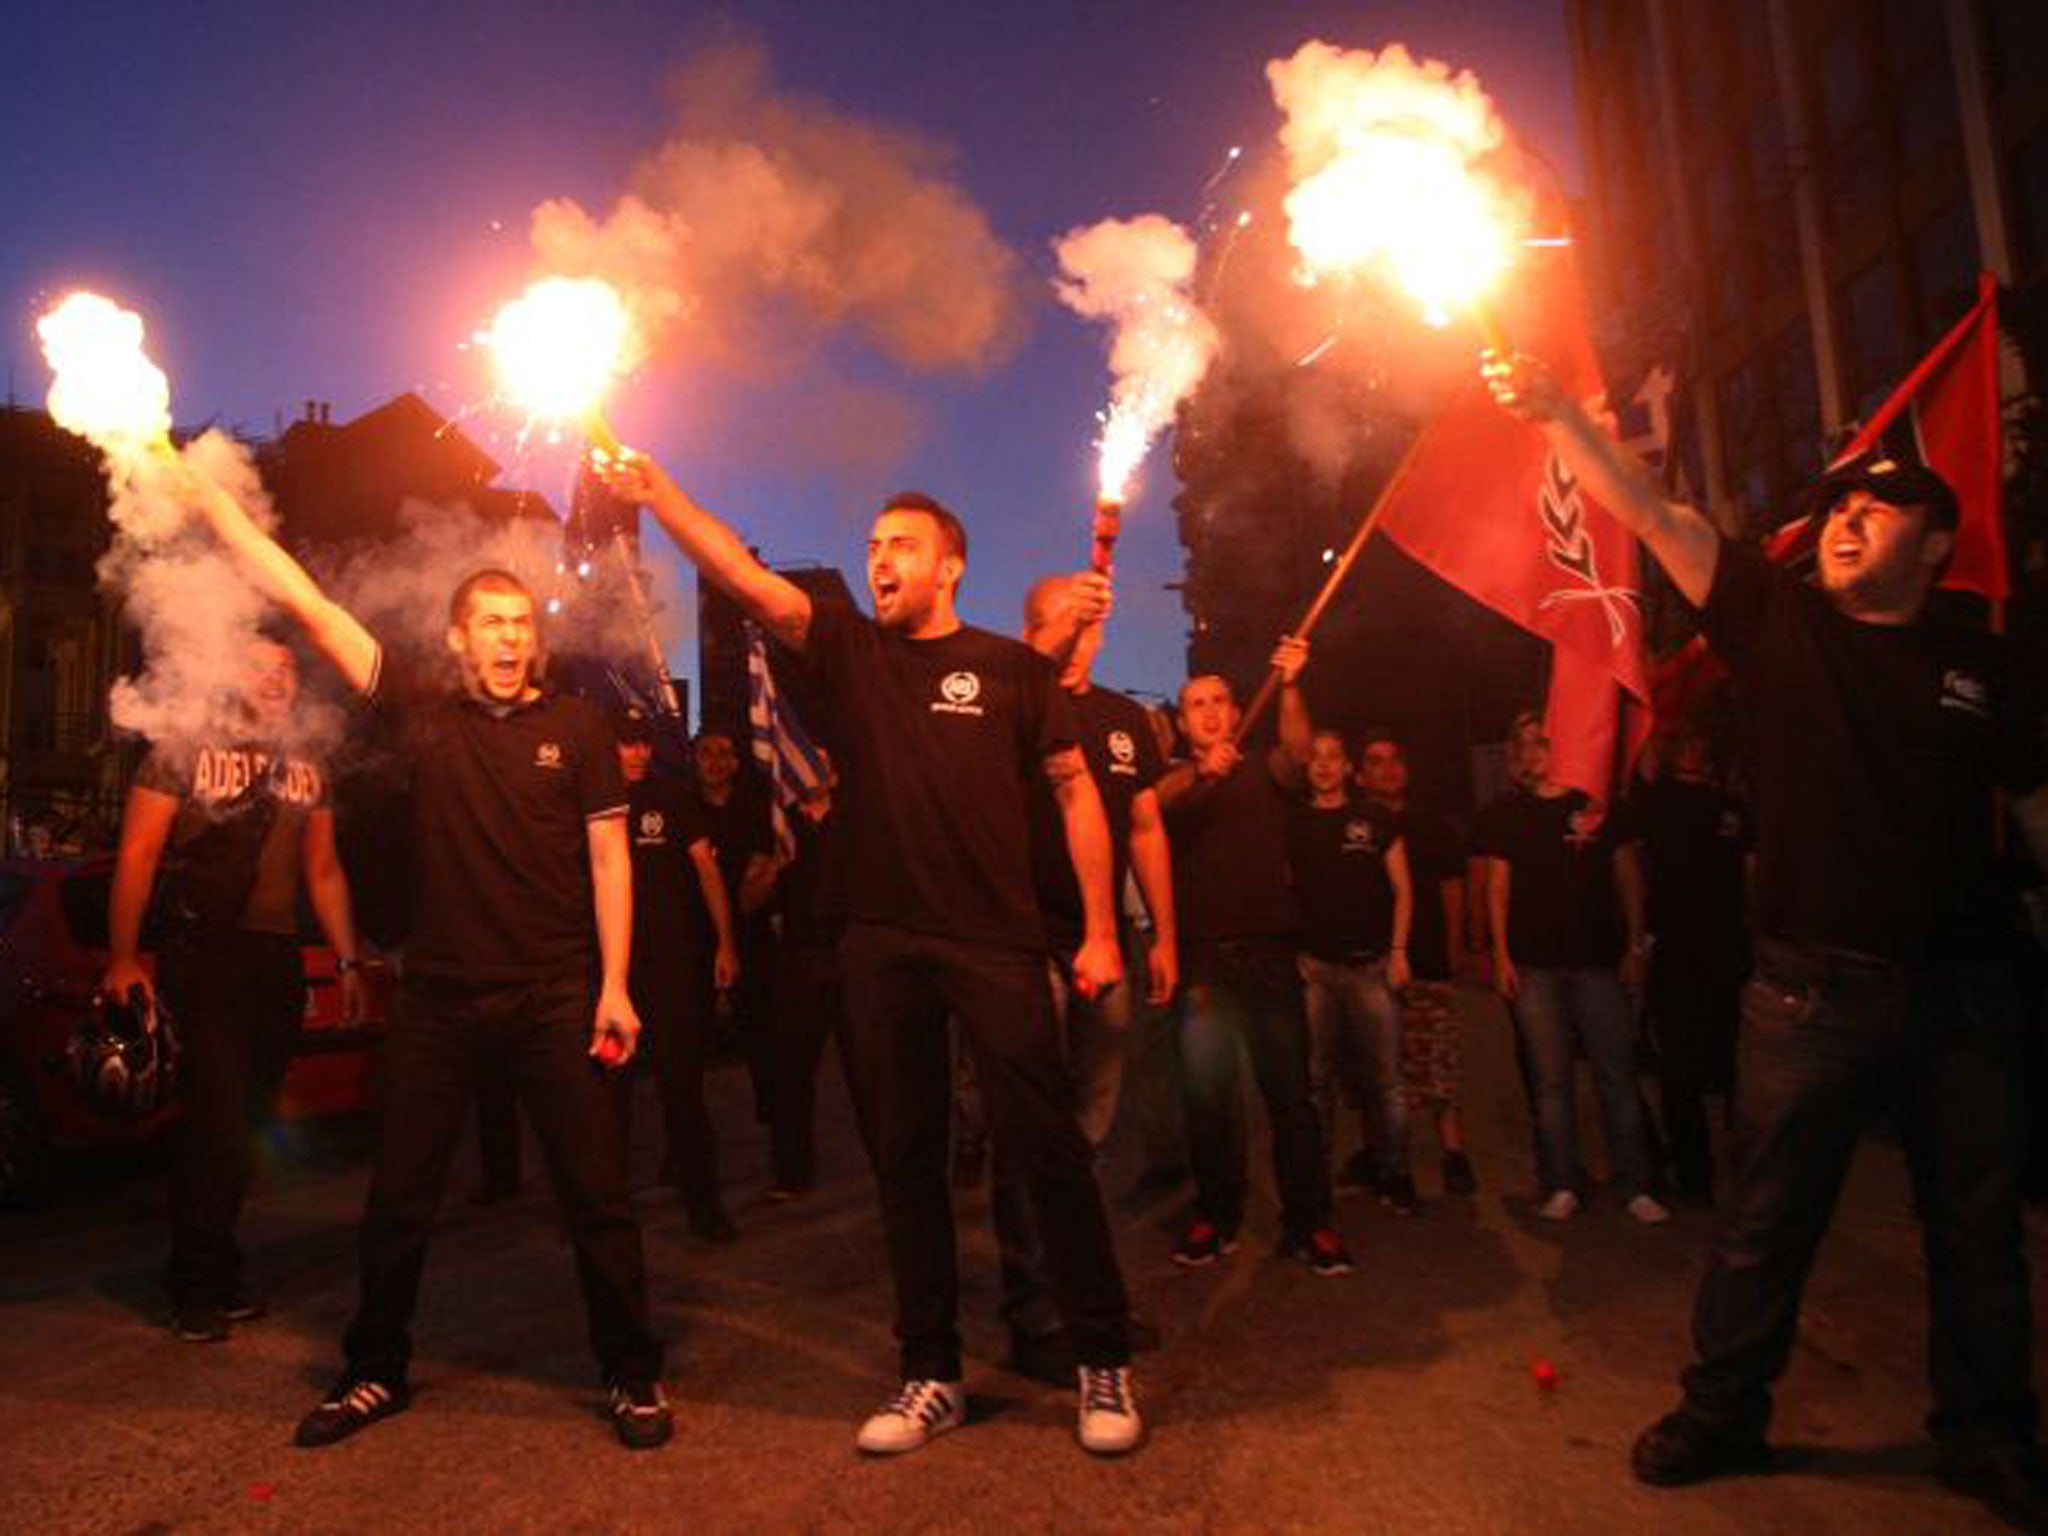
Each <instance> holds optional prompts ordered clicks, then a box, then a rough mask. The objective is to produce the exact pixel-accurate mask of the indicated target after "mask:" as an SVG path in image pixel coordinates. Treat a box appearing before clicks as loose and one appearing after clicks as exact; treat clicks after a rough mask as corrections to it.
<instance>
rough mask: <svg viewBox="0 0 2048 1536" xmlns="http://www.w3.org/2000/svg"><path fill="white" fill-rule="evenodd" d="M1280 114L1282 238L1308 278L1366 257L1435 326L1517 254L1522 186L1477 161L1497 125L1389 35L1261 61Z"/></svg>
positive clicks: (1358, 266) (1480, 294)
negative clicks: (1363, 46) (1377, 43)
mask: <svg viewBox="0 0 2048 1536" xmlns="http://www.w3.org/2000/svg"><path fill="white" fill-rule="evenodd" d="M1266 74H1267V78H1268V79H1269V80H1270V81H1271V82H1272V86H1273V95H1274V99H1275V100H1276V101H1277V102H1278V103H1279V105H1280V108H1281V110H1282V111H1283V112H1284V113H1286V115H1287V123H1286V126H1285V127H1284V128H1283V129H1282V130H1281V142H1282V144H1283V145H1284V146H1285V148H1286V151H1287V161H1288V169H1289V173H1290V175H1291V177H1292V179H1293V183H1294V185H1293V187H1292V189H1291V190H1290V191H1289V192H1288V194H1287V200H1286V206H1287V216H1288V221H1289V236H1290V238H1291V239H1292V241H1293V243H1294V248H1295V250H1296V251H1298V252H1299V253H1300V255H1301V259H1302V263H1303V267H1304V271H1305V274H1306V276H1307V277H1308V278H1309V279H1310V280H1311V281H1312V280H1314V279H1315V278H1318V277H1322V276H1327V275H1332V274H1342V275H1350V274H1355V273H1358V272H1361V271H1364V270H1368V269H1371V268H1374V267H1377V268H1379V269H1381V270H1382V271H1384V272H1386V273H1387V274H1388V275H1390V276H1391V277H1392V278H1393V279H1394V280H1395V281H1396V282H1398V283H1399V284H1400V285H1401V286H1402V287H1403V288H1404V289H1406V290H1407V291H1408V292H1409V294H1411V295H1412V296H1413V297H1414V298H1415V300H1416V301H1417V302H1418V303H1419V304H1420V305H1421V306H1422V309H1423V313H1424V316H1425V318H1427V319H1428V320H1429V321H1430V322H1431V323H1432V324H1436V325H1441V324H1444V323H1445V322H1446V321H1447V320H1448V319H1449V313H1448V312H1449V310H1450V309H1451V308H1452V307H1453V306H1455V305H1477V304H1479V303H1480V302H1481V301H1483V300H1484V298H1485V297H1486V295H1487V294H1488V293H1489V292H1490V291H1491V290H1492V288H1493V286H1494V285H1495V284H1496V283H1497V282H1498V281H1499V279H1500V277H1501V275H1502V274H1503V273H1504V272H1506V271H1507V269H1508V268H1509V267H1510V266H1511V265H1512V264H1513V262H1514V258H1515V252H1516V250H1517V248H1518V246H1519V245H1520V242H1521V238H1522V234H1523V227H1524V225H1525V224H1526V222H1527V205H1526V198H1525V197H1524V196H1523V195H1522V194H1521V193H1520V192H1519V190H1518V189H1516V188H1514V187H1511V186H1508V185H1506V184H1504V183H1503V182H1502V181H1500V180H1499V179H1498V178H1497V177H1496V176H1494V175H1493V174H1491V173H1490V172H1489V171H1488V170H1487V169H1486V162H1487V160H1488V159H1489V157H1491V156H1493V155H1494V154H1495V153H1496V152H1497V151H1499V150H1500V149H1501V147H1502V145H1503V144H1504V143H1505V141H1506V130H1505V128H1504V127H1503V125H1502V124H1501V121H1500V118H1499V116H1498V115H1497V114H1496V113H1495V111H1494V109H1493V104H1492V102H1490V101H1489V100H1488V99H1487V97H1486V94H1485V92H1483V91H1482V90H1481V89H1480V88H1479V82H1478V81H1477V80H1476V79H1475V78H1474V77H1473V76H1472V74H1471V73H1470V72H1469V71H1468V72H1463V73H1460V74H1458V75H1456V76H1453V75H1452V74H1451V72H1450V69H1449V66H1447V65H1445V64H1442V63H1439V62H1438V61H1436V60H1434V59H1430V60H1424V61H1421V62H1419V63H1418V62H1417V61H1416V60H1415V59H1413V58H1411V57H1410V56H1409V54H1408V52H1407V50H1406V49H1404V48H1402V47H1401V45H1400V44H1398V43H1396V44H1394V45H1392V46H1391V47H1389V48H1387V49H1385V50H1384V51H1383V52H1381V53H1379V54H1377V55H1374V54H1372V53H1367V52H1350V51H1346V50H1343V49H1338V48H1333V47H1331V46H1330V45H1329V44H1327V43H1320V42H1312V43H1307V44H1304V45H1303V46H1302V47H1301V48H1300V49H1299V50H1298V51H1297V52H1296V53H1295V54H1294V56H1293V57H1292V58H1290V59H1286V60H1280V61H1276V62H1274V63H1272V64H1269V65H1268V66H1267V68H1266Z"/></svg>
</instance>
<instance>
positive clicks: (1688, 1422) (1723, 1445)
mask: <svg viewBox="0 0 2048 1536" xmlns="http://www.w3.org/2000/svg"><path fill="white" fill-rule="evenodd" d="M1770 1459H1771V1448H1770V1447H1769V1446H1768V1445H1766V1444H1764V1441H1763V1437H1762V1436H1761V1435H1753V1434H1744V1433H1742V1432H1741V1431H1737V1430H1727V1429H1722V1428H1720V1427H1719V1426H1718V1425H1714V1424H1709V1423H1708V1422H1707V1421H1706V1420H1705V1419H1703V1418H1700V1417H1699V1416H1698V1415H1697V1414H1692V1413H1688V1412H1686V1411H1685V1410H1684V1409H1683V1408H1680V1409H1678V1410H1677V1411H1676V1412H1673V1413H1667V1414H1665V1415H1664V1417H1663V1418H1661V1419H1659V1420H1658V1421H1657V1422H1656V1423H1654V1424H1652V1425H1651V1426H1650V1427H1649V1428H1648V1429H1646V1430H1644V1431H1643V1432H1642V1434H1641V1435H1639V1436H1637V1437H1636V1444H1635V1449H1634V1450H1633V1451H1632V1452H1630V1454H1629V1465H1630V1466H1631V1467H1633V1468H1634V1469H1635V1474H1636V1479H1637V1481H1639V1482H1644V1483H1649V1484H1652V1485H1653V1486H1655V1487H1658V1488H1678V1487H1682V1486H1683V1485H1684V1484H1686V1483H1698V1482H1704V1481H1705V1480H1706V1479H1708V1478H1710V1477H1725V1476H1727V1475H1728V1474H1729V1473H1733V1472H1755V1471H1759V1470H1761V1469H1762V1468H1763V1467H1764V1465H1765V1464H1766V1463H1768V1462H1769V1461H1770Z"/></svg>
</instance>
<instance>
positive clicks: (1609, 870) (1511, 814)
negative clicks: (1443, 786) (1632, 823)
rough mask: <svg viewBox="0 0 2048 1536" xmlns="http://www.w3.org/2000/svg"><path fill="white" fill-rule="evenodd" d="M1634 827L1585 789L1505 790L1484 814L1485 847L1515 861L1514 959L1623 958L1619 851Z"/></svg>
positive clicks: (1590, 962) (1587, 962)
mask: <svg viewBox="0 0 2048 1536" xmlns="http://www.w3.org/2000/svg"><path fill="white" fill-rule="evenodd" d="M1631 835H1632V834H1631V833H1630V831H1629V829H1628V828H1627V826H1626V825H1625V824H1624V821H1623V818H1622V817H1621V816H1620V815H1619V814H1618V813H1616V812H1611V813H1609V814H1608V815H1606V816H1601V815H1599V814H1597V812H1596V810H1595V808H1594V805H1593V802H1592V800H1591V799H1590V798H1588V797H1587V796H1586V795H1585V794H1584V793H1582V792H1581V791H1579V790H1576V789H1568V790H1566V791H1565V792H1564V793H1563V794H1561V795H1554V796H1551V797H1549V798H1545V797H1544V796H1542V795H1537V794H1532V793H1531V792H1530V791H1528V790H1526V789H1522V788H1519V787H1517V788H1514V789H1509V790H1506V791H1504V792H1503V793H1502V794H1501V795H1500V796H1499V798H1497V799H1496V800H1495V801H1494V802H1493V803H1492V804H1491V805H1489V806H1488V807H1487V808H1486V810H1485V812H1484V814H1483V815H1482V817H1481V820H1480V828H1479V836H1478V839H1477V841H1478V845H1479V852H1481V853H1484V854H1486V855H1487V856H1488V857H1490V858H1496V859H1504V860H1506V861H1507V864H1508V958H1509V959H1511V960H1513V961H1514V962H1515V964H1517V965H1554V966H1605V965H1614V964H1616V963H1618V962H1619V961H1620V959H1621V949H1622V928H1621V909H1620V907H1619V905H1618V904H1617V898H1616V895H1615V889H1614V851H1615V849H1616V848H1618V847H1620V846H1621V844H1622V843H1624V842H1627V841H1628V840H1629V839H1630V837H1631Z"/></svg>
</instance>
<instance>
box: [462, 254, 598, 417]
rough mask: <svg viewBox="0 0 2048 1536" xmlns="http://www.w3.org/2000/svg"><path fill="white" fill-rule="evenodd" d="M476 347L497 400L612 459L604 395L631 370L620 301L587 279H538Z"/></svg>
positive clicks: (504, 310) (503, 311)
mask: <svg viewBox="0 0 2048 1536" xmlns="http://www.w3.org/2000/svg"><path fill="white" fill-rule="evenodd" d="M477 340H478V341H480V342H482V343H484V344H485V345H487V346H488V347H490V349H491V351H492V353H493V355H494V356H495V357H496V358H497V365H498V376H499V380H500V382H501V384H502V385H503V388H504V391H505V394H506V396H507V398H509V399H510V400H511V401H512V402H513V404H515V405H516V406H518V407H519V408H520V409H521V410H523V411H525V412H526V413H527V414H528V415H529V416H532V417H535V418H537V419H540V420H544V421H566V422H575V423H576V424H577V425H578V426H579V427H581V429H582V431H583V433H584V435H585V436H586V437H588V438H589V439H590V441H591V444H592V445H593V446H594V447H597V448H600V449H602V450H604V451H605V452H606V453H610V454H617V453H618V452H619V439H618V435H617V434H616V433H614V432H613V431H612V429H611V426H610V424H609V423H608V422H607V421H606V420H605V418H604V413H603V409H602V406H603V402H604V396H605V393H606V391H608V390H609V389H610V388H611V387H612V385H613V384H614V383H615V382H617V380H618V379H619V377H620V376H621V375H623V374H624V373H625V372H626V371H627V370H628V369H629V368H630V367H631V366H632V363H633V360H634V359H633V355H632V354H633V349H634V345H635V341H634V328H633V322H632V317H631V316H630V315H629V314H628V313H627V310H626V303H625V300H624V299H622V298H621V297H620V296H619V291H618V290H617V289H616V288H614V287H613V286H612V285H611V284H610V283H607V282H605V281H603V280H602V279H601V278H594V277H577V278H571V277H549V278H542V279H541V280H540V281H538V282H536V283H534V284H533V285H532V286H531V287H529V288H528V289H527V290H526V292H525V293H523V294H521V295H520V296H519V297H518V298H516V299H513V300H512V301H511V302H509V303H508V304H506V305H505V306H504V308H502V309H500V310H499V311H498V313H497V315H496V316H495V317H494V318H493V319H492V321H491V324H490V327H489V328H488V329H487V330H484V331H482V332H480V333H479V334H478V336H477Z"/></svg>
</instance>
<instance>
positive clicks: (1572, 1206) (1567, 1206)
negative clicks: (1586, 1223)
mask: <svg viewBox="0 0 2048 1536" xmlns="http://www.w3.org/2000/svg"><path fill="white" fill-rule="evenodd" d="M1536 1214H1537V1215H1538V1216H1541V1217H1542V1218H1543V1219H1544V1220H1545V1221H1570V1220H1571V1219H1572V1218H1573V1217H1574V1216H1576V1215H1578V1214H1579V1197H1578V1196H1577V1195H1575V1194H1573V1193H1572V1192H1571V1191H1570V1190H1568V1189H1553V1190H1552V1191H1551V1192H1550V1194H1549V1197H1548V1198H1546V1199H1545V1200H1544V1202H1543V1203H1542V1204H1541V1205H1539V1206H1537V1207H1536Z"/></svg>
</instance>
